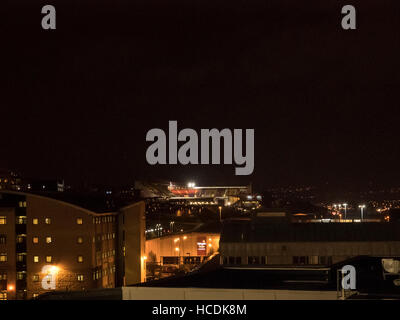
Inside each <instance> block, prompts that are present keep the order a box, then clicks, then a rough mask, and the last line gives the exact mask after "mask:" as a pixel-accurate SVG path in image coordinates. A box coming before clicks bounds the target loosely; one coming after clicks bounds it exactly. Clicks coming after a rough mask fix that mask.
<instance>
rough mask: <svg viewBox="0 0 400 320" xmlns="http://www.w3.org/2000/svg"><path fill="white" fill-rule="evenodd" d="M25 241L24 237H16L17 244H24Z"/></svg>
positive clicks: (23, 235) (22, 235) (21, 235)
mask: <svg viewBox="0 0 400 320" xmlns="http://www.w3.org/2000/svg"><path fill="white" fill-rule="evenodd" d="M25 239H26V235H25V234H20V235H18V236H17V243H24V241H25Z"/></svg>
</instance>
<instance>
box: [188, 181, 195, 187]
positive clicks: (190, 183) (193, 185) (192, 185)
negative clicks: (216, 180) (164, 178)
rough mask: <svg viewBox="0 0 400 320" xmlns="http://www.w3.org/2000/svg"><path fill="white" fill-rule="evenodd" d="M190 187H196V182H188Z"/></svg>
mask: <svg viewBox="0 0 400 320" xmlns="http://www.w3.org/2000/svg"><path fill="white" fill-rule="evenodd" d="M187 186H188V188H194V187H195V186H196V184H195V183H194V182H189V183H188V184H187Z"/></svg>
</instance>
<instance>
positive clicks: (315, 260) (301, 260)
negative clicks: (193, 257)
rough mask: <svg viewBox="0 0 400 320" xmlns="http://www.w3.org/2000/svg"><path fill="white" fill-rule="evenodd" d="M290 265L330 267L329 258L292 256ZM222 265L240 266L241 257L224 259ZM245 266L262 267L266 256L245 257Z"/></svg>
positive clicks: (266, 261)
mask: <svg viewBox="0 0 400 320" xmlns="http://www.w3.org/2000/svg"><path fill="white" fill-rule="evenodd" d="M292 263H293V264H294V265H312V264H321V265H331V264H332V257H331V256H293V257H292ZM223 264H242V257H232V256H229V257H224V258H223ZM247 264H250V265H251V264H255V265H263V264H268V257H267V256H249V257H247Z"/></svg>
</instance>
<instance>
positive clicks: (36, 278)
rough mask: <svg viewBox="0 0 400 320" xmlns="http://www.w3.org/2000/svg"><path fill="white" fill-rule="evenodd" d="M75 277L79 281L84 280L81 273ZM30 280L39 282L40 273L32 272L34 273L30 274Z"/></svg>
mask: <svg viewBox="0 0 400 320" xmlns="http://www.w3.org/2000/svg"><path fill="white" fill-rule="evenodd" d="M76 277H77V280H78V281H79V282H82V281H84V279H85V277H84V275H83V274H78V275H77V276H76ZM32 280H33V282H39V281H40V275H39V274H38V273H36V274H34V275H33V276H32Z"/></svg>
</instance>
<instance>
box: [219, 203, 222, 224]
mask: <svg viewBox="0 0 400 320" xmlns="http://www.w3.org/2000/svg"><path fill="white" fill-rule="evenodd" d="M218 209H219V221H220V222H221V221H222V207H221V206H219V207H218Z"/></svg>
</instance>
